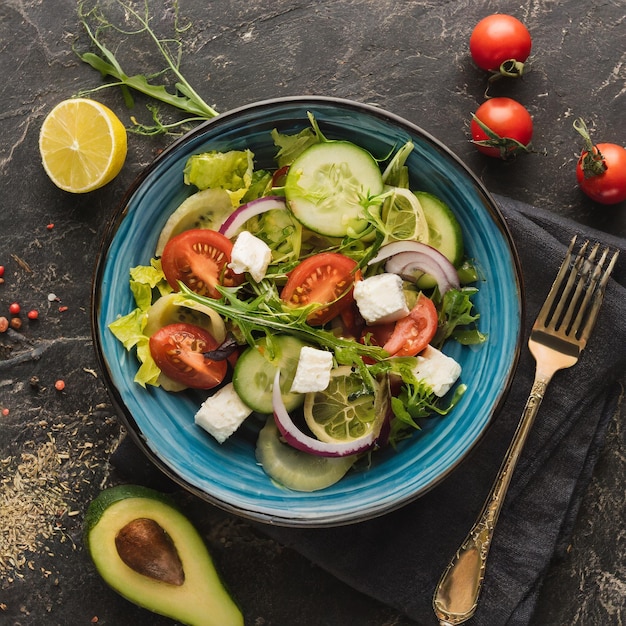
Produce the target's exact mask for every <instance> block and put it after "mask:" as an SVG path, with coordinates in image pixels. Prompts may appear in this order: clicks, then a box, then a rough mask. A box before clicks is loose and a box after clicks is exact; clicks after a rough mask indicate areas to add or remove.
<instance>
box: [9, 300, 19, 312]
mask: <svg viewBox="0 0 626 626" xmlns="http://www.w3.org/2000/svg"><path fill="white" fill-rule="evenodd" d="M21 310H22V307H21V306H20V305H19V303H18V302H13V303H12V304H10V305H9V313H10V314H11V315H19V314H20V311H21Z"/></svg>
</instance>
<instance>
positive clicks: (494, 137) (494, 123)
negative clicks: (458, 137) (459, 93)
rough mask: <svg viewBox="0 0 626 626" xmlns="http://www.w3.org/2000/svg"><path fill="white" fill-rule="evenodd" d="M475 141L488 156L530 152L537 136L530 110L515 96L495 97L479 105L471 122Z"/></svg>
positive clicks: (507, 155)
mask: <svg viewBox="0 0 626 626" xmlns="http://www.w3.org/2000/svg"><path fill="white" fill-rule="evenodd" d="M470 132H471V134H472V141H473V142H474V144H475V145H476V147H477V148H478V150H480V152H482V153H483V154H486V155H487V156H491V157H498V158H501V159H508V158H511V157H512V156H515V155H516V154H518V153H519V152H528V151H529V150H530V148H529V144H530V140H531V138H532V136H533V120H532V118H531V117H530V113H529V112H528V111H527V110H526V108H525V107H524V106H522V105H521V104H520V103H519V102H517V101H516V100H513V99H511V98H491V99H490V100H487V101H485V102H483V104H481V105H480V106H479V107H478V110H477V111H476V113H475V114H474V117H473V119H472V122H471V124H470Z"/></svg>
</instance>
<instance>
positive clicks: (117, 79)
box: [75, 0, 218, 135]
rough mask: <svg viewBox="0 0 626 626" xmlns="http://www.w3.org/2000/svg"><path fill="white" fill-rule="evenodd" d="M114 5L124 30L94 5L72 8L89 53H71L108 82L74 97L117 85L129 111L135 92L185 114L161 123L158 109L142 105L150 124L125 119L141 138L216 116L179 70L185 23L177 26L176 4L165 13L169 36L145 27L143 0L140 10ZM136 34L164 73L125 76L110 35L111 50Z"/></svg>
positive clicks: (118, 1) (146, 15)
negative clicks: (170, 29)
mask: <svg viewBox="0 0 626 626" xmlns="http://www.w3.org/2000/svg"><path fill="white" fill-rule="evenodd" d="M115 2H116V4H117V5H118V7H119V8H120V9H122V11H123V13H124V16H125V22H127V24H126V25H125V26H121V25H118V24H114V23H113V22H112V21H111V20H110V19H109V18H108V17H107V16H106V15H105V14H104V12H103V10H102V8H101V6H100V4H99V3H97V2H96V4H93V5H90V3H89V2H88V0H81V1H80V2H79V4H78V17H79V19H80V23H81V25H82V26H83V28H84V29H85V32H86V33H87V35H88V37H89V40H90V43H91V45H92V47H93V51H92V50H89V51H86V52H81V51H79V50H77V49H76V48H75V52H76V54H77V55H78V57H79V58H80V59H81V60H82V61H84V62H85V63H87V64H89V65H90V66H91V67H92V68H94V69H95V70H97V71H98V72H100V74H101V75H102V78H103V79H105V80H106V79H109V82H106V83H104V84H102V85H100V86H99V87H94V88H92V89H86V90H82V91H81V92H80V93H79V95H80V96H89V95H91V94H93V93H96V92H98V91H101V90H103V89H109V88H111V87H119V88H120V89H121V90H122V93H123V96H124V101H125V103H126V106H127V107H128V108H129V109H132V108H133V107H134V104H135V99H134V94H133V92H139V93H141V94H144V95H146V96H148V97H149V98H151V99H153V100H156V101H157V102H160V103H162V104H167V105H169V106H171V107H174V108H176V109H178V110H180V111H182V112H183V113H184V114H185V117H184V118H183V119H179V120H176V121H173V122H165V121H164V120H163V117H162V115H161V110H160V107H159V105H156V104H153V103H149V104H147V105H146V106H147V108H148V110H149V111H150V112H151V115H152V123H151V124H143V123H140V122H138V121H137V119H136V118H135V117H131V120H132V122H133V127H131V128H130V130H131V131H132V132H135V133H139V134H143V135H155V134H163V133H174V132H176V131H177V130H185V129H186V127H189V125H190V124H193V123H197V122H201V121H204V120H207V119H211V118H213V117H215V116H216V115H218V112H217V111H216V110H215V109H214V108H213V107H212V106H210V105H209V104H207V103H206V102H205V101H204V100H203V98H202V97H201V96H200V95H199V94H198V93H197V92H196V91H195V89H194V88H193V87H192V86H191V85H190V83H189V82H188V81H187V79H186V78H185V77H184V76H183V74H182V72H181V69H180V65H181V60H182V55H183V49H184V45H183V40H182V35H183V33H185V32H186V31H188V30H189V28H190V27H191V23H190V22H188V23H185V24H183V23H182V22H181V19H180V16H179V8H178V2H177V0H174V2H173V3H172V5H171V8H170V9H169V13H170V15H171V18H172V19H171V22H172V25H173V31H174V32H173V34H172V35H171V36H170V37H165V36H159V35H157V33H156V32H155V30H154V29H153V28H152V27H151V25H150V23H151V21H152V19H153V18H152V17H151V16H150V12H149V7H148V0H144V2H143V8H142V9H141V10H139V9H135V8H134V7H133V6H132V5H131V4H130V3H128V2H124V1H123V0H115ZM140 35H146V36H147V37H148V38H149V40H150V41H151V42H152V43H153V44H154V46H155V47H156V50H157V51H158V53H159V54H160V55H161V56H162V57H163V59H164V61H165V68H164V69H162V70H160V71H158V72H156V73H154V74H149V75H146V74H141V73H135V74H133V73H129V72H127V71H126V70H125V69H124V68H123V67H122V65H121V63H120V61H119V59H118V57H117V56H116V54H115V53H114V52H113V46H114V45H115V44H114V40H115V37H117V38H118V39H119V40H120V41H118V42H117V46H121V45H122V44H123V43H124V41H125V40H126V39H127V38H129V37H136V36H140ZM111 79H112V80H111ZM157 81H160V82H157Z"/></svg>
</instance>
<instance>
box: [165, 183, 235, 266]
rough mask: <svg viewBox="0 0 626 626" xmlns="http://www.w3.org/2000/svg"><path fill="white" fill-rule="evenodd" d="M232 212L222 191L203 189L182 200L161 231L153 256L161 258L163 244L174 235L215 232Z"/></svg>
mask: <svg viewBox="0 0 626 626" xmlns="http://www.w3.org/2000/svg"><path fill="white" fill-rule="evenodd" d="M232 212H233V203H232V201H231V199H230V196H229V195H228V193H227V192H226V191H224V189H204V190H203V191H198V192H197V193H194V194H193V195H192V196H189V197H188V198H187V199H186V200H184V201H183V202H182V203H181V204H180V205H179V206H178V208H177V209H176V210H175V211H174V212H173V213H172V214H171V215H170V217H169V219H168V220H167V222H165V226H163V229H162V230H161V234H160V235H159V239H158V241H157V245H156V250H155V255H156V256H161V255H162V254H163V248H165V244H166V243H167V242H168V241H169V240H170V239H171V238H172V237H174V236H175V235H178V234H180V233H182V232H183V231H185V230H191V229H192V228H212V229H213V230H217V229H218V228H219V227H220V226H221V225H222V222H223V221H224V219H225V218H226V216H228V215H230V214H231V213H232Z"/></svg>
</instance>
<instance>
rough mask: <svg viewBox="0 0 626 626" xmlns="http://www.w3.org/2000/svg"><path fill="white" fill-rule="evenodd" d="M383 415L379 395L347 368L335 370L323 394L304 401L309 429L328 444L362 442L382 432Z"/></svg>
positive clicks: (317, 394)
mask: <svg viewBox="0 0 626 626" xmlns="http://www.w3.org/2000/svg"><path fill="white" fill-rule="evenodd" d="M383 416H384V415H383V414H382V412H381V411H380V406H379V403H378V402H377V393H374V392H372V391H371V390H370V389H368V388H367V387H366V386H365V384H364V382H363V380H362V379H361V377H360V376H359V374H358V373H356V372H353V371H352V369H351V368H350V367H347V366H343V367H338V368H337V369H335V370H333V372H332V374H331V378H330V383H329V384H328V387H327V388H326V389H324V391H316V392H314V393H307V394H306V396H305V399H304V419H305V421H306V423H307V426H308V427H309V429H310V430H311V432H312V433H313V434H314V435H315V436H316V437H317V438H318V439H319V440H320V441H323V442H325V443H342V442H348V441H354V440H356V439H361V438H362V437H365V436H366V435H368V434H369V433H371V432H372V431H373V430H376V429H380V425H381V419H382V418H383Z"/></svg>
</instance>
